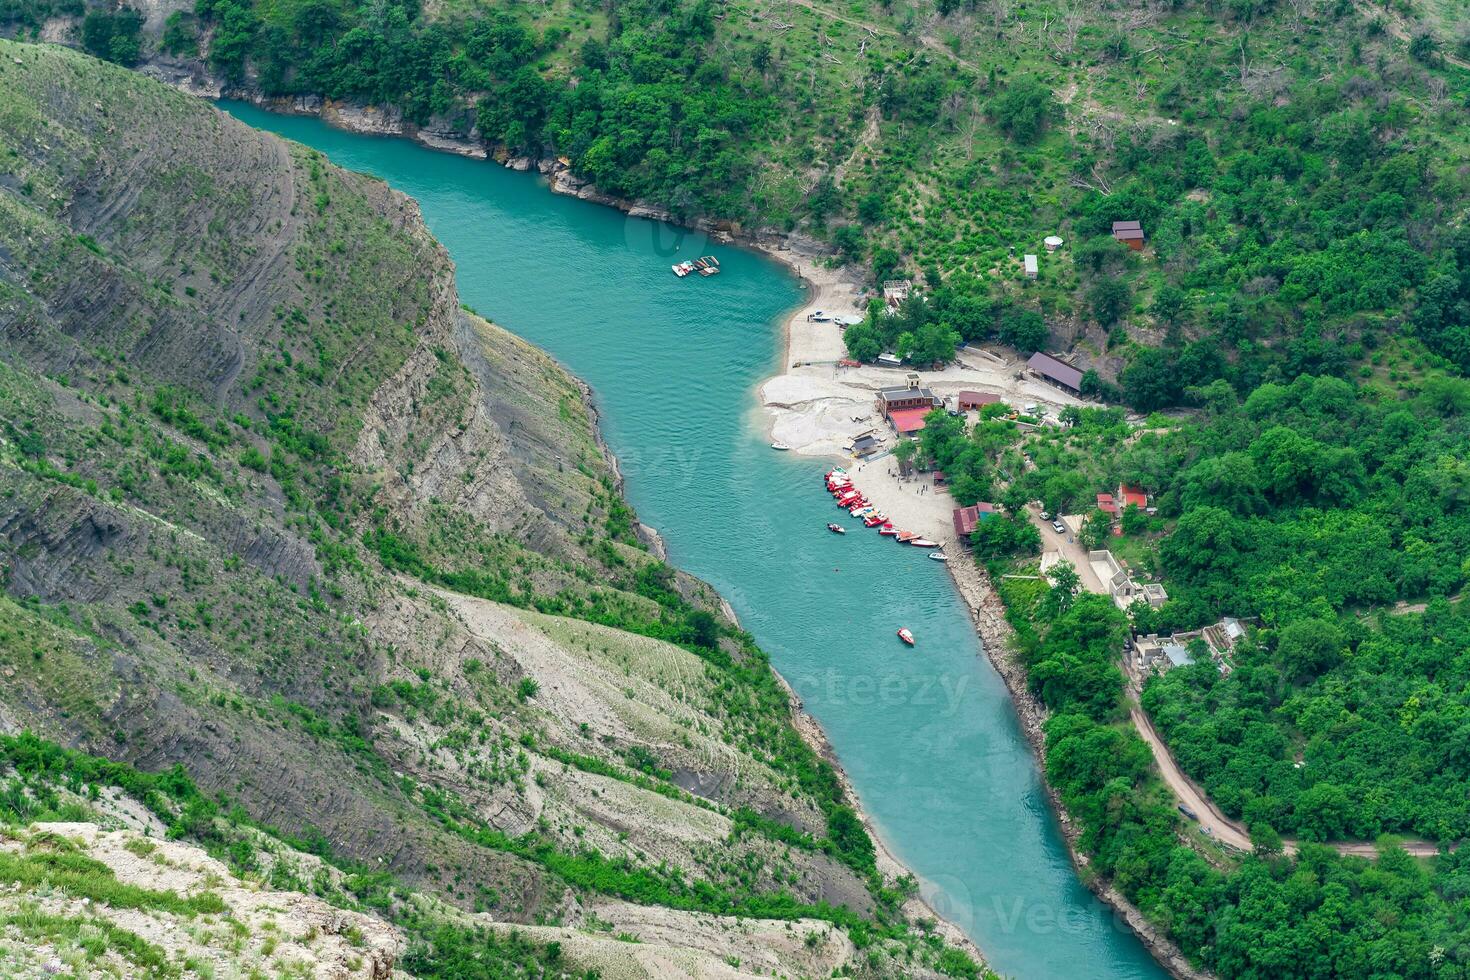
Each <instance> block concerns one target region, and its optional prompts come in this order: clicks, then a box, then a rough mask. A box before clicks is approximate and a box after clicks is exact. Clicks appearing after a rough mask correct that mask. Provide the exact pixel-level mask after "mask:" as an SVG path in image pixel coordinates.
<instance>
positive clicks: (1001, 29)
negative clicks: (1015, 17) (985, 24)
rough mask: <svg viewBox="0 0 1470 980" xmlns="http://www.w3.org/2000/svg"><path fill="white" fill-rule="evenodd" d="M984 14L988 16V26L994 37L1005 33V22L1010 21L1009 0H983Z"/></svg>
mask: <svg viewBox="0 0 1470 980" xmlns="http://www.w3.org/2000/svg"><path fill="white" fill-rule="evenodd" d="M985 12H986V13H987V14H989V15H990V25H991V27H993V28H995V36H996V37H1000V36H1001V35H1002V34H1004V33H1005V28H1006V21H1008V20H1010V19H1011V0H985Z"/></svg>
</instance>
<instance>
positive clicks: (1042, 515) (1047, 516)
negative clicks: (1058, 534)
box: [1041, 511, 1051, 521]
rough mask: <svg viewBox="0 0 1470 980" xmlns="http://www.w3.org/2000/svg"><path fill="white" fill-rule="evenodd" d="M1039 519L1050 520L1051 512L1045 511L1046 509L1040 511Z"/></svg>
mask: <svg viewBox="0 0 1470 980" xmlns="http://www.w3.org/2000/svg"><path fill="white" fill-rule="evenodd" d="M1041 519H1042V520H1043V521H1049V520H1051V514H1049V513H1047V512H1046V511H1042V512H1041Z"/></svg>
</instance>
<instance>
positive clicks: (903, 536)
mask: <svg viewBox="0 0 1470 980" xmlns="http://www.w3.org/2000/svg"><path fill="white" fill-rule="evenodd" d="M897 537H898V543H899V544H908V543H909V542H910V541H912V540H914V538H917V537H918V535H917V534H915V533H914V532H913V531H899V532H898V535H897Z"/></svg>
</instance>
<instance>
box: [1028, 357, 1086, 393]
mask: <svg viewBox="0 0 1470 980" xmlns="http://www.w3.org/2000/svg"><path fill="white" fill-rule="evenodd" d="M1026 368H1027V370H1029V371H1030V372H1031V373H1032V374H1034V375H1036V376H1037V377H1039V378H1040V379H1041V380H1043V381H1046V382H1048V383H1050V384H1054V385H1056V386H1057V387H1058V388H1061V389H1063V390H1065V391H1069V392H1071V393H1072V394H1074V395H1080V394H1082V372H1081V371H1079V370H1077V369H1076V368H1074V367H1073V366H1072V365H1070V364H1068V363H1066V362H1065V361H1059V360H1057V359H1056V358H1055V357H1052V356H1051V355H1050V354H1043V353H1041V352H1040V351H1037V352H1036V353H1035V354H1032V355H1031V359H1030V360H1028V361H1027V362H1026Z"/></svg>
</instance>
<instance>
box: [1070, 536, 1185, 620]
mask: <svg viewBox="0 0 1470 980" xmlns="http://www.w3.org/2000/svg"><path fill="white" fill-rule="evenodd" d="M1087 564H1088V566H1089V567H1091V569H1092V574H1094V575H1096V576H1097V580H1098V581H1099V582H1101V583H1102V584H1103V585H1104V586H1106V587H1107V590H1108V595H1110V596H1112V597H1113V604H1114V605H1116V606H1117V607H1118V608H1119V609H1122V610H1123V611H1124V612H1127V611H1128V607H1129V606H1131V605H1133V603H1135V602H1137V601H1138V600H1139V599H1142V600H1143V601H1144V602H1147V603H1148V604H1149V606H1151V607H1152V608H1154V609H1157V608H1159V607H1160V606H1162V605H1163V604H1164V602H1165V601H1167V600H1168V598H1169V594H1168V593H1167V592H1165V591H1164V587H1163V586H1162V585H1158V584H1155V583H1140V582H1137V581H1135V580H1134V578H1133V576H1132V575H1129V574H1128V570H1127V569H1126V568H1124V567H1123V566H1122V565H1121V564H1119V562H1118V559H1117V558H1115V557H1113V553H1112V552H1111V551H1106V550H1104V551H1089V552H1088V553H1087Z"/></svg>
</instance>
